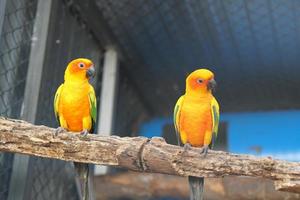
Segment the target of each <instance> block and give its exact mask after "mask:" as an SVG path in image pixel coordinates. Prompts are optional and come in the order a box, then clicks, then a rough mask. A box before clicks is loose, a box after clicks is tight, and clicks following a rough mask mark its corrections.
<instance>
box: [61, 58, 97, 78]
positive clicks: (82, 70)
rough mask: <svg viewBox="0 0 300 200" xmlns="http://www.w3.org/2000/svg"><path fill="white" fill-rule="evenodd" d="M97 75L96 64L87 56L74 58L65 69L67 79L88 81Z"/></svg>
mask: <svg viewBox="0 0 300 200" xmlns="http://www.w3.org/2000/svg"><path fill="white" fill-rule="evenodd" d="M94 75H95V68H94V64H93V62H92V61H91V60H89V59H86V58H77V59H75V60H72V61H71V62H70V63H69V64H68V66H67V69H66V71H65V81H68V80H78V81H80V80H81V81H85V80H86V81H87V80H88V79H89V78H91V77H93V76H94Z"/></svg>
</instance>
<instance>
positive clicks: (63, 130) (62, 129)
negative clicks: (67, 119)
mask: <svg viewBox="0 0 300 200" xmlns="http://www.w3.org/2000/svg"><path fill="white" fill-rule="evenodd" d="M66 131H67V130H66V129H64V128H63V127H61V126H59V127H58V128H57V129H56V130H55V131H54V133H53V137H57V135H58V134H59V133H62V132H66Z"/></svg>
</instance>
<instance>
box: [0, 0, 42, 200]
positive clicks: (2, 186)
mask: <svg viewBox="0 0 300 200" xmlns="http://www.w3.org/2000/svg"><path fill="white" fill-rule="evenodd" d="M36 6H37V0H29V1H27V0H11V1H6V4H5V13H2V14H4V19H3V25H2V30H0V35H1V38H0V115H1V116H6V117H12V118H20V113H21V107H22V101H23V97H24V86H25V82H26V73H27V68H28V62H29V54H30V45H31V36H32V31H33V24H34V19H35V13H36ZM0 17H1V16H0ZM13 158H14V156H13V154H10V153H1V154H0V199H6V198H7V197H8V191H9V184H10V178H11V173H12V164H13Z"/></svg>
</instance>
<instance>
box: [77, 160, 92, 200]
mask: <svg viewBox="0 0 300 200" xmlns="http://www.w3.org/2000/svg"><path fill="white" fill-rule="evenodd" d="M74 166H75V170H76V174H77V176H78V178H79V182H80V189H81V195H82V198H81V199H82V200H89V193H90V190H89V165H88V164H84V163H78V162H74Z"/></svg>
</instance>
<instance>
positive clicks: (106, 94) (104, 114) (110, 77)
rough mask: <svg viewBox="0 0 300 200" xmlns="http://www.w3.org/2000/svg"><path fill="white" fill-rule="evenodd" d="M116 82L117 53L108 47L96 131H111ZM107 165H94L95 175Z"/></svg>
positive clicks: (101, 132) (100, 132) (106, 133)
mask: <svg viewBox="0 0 300 200" xmlns="http://www.w3.org/2000/svg"><path fill="white" fill-rule="evenodd" d="M117 84H118V53H117V51H116V50H115V49H114V48H108V49H107V50H106V52H105V54H104V66H103V75H102V89H101V98H100V109H99V113H98V116H99V118H98V130H97V133H98V134H101V135H104V136H109V135H111V134H112V131H113V122H114V110H115V99H116V95H117ZM106 172H107V167H104V166H95V171H94V174H95V175H100V174H105V173H106Z"/></svg>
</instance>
